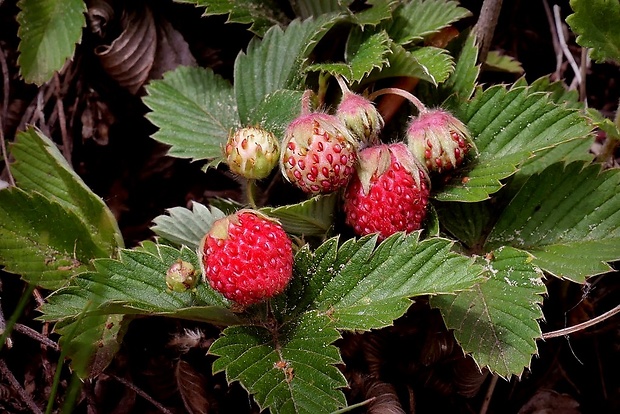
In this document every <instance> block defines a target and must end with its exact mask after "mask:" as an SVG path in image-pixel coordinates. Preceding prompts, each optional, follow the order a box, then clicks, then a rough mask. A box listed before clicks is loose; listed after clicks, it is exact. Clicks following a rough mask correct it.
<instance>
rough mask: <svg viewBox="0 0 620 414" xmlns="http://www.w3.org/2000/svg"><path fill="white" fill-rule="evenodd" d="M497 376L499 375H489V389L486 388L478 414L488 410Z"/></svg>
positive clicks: (484, 413)
mask: <svg viewBox="0 0 620 414" xmlns="http://www.w3.org/2000/svg"><path fill="white" fill-rule="evenodd" d="M498 378H499V376H498V375H497V374H495V375H493V376H492V377H491V382H490V383H489V389H488V390H487V393H486V395H485V396H484V401H483V402H482V407H480V414H486V412H487V411H488V410H489V404H491V397H493V392H494V391H495V385H497V379H498Z"/></svg>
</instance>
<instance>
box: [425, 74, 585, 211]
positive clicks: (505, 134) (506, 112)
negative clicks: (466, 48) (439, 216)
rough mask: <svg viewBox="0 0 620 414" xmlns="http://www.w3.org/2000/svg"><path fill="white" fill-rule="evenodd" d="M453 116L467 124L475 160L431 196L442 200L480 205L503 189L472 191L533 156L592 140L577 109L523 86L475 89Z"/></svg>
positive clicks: (507, 174) (507, 173)
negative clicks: (479, 203) (575, 141)
mask: <svg viewBox="0 0 620 414" xmlns="http://www.w3.org/2000/svg"><path fill="white" fill-rule="evenodd" d="M456 115H457V117H458V118H459V119H460V120H461V121H463V122H465V123H466V124H467V126H468V128H469V130H470V132H471V134H472V137H473V139H474V142H475V144H476V146H477V149H478V156H477V157H476V158H475V159H471V158H470V159H469V160H468V163H467V167H466V168H465V169H464V170H462V171H460V173H459V174H457V175H455V176H454V177H453V178H452V179H451V180H450V181H449V182H448V184H447V185H446V187H445V188H443V189H442V188H440V189H439V191H438V193H436V194H435V198H437V199H439V200H442V201H467V202H474V201H481V200H484V199H486V198H488V195H489V194H492V193H493V192H495V191H497V190H499V189H500V188H501V185H499V183H498V184H497V185H495V186H491V187H488V188H487V189H484V191H482V192H481V191H476V190H477V189H478V190H479V189H480V187H481V184H485V186H486V183H490V182H492V181H493V180H497V178H502V177H500V175H502V174H504V175H505V176H504V177H503V178H506V177H508V176H509V175H511V174H512V173H514V172H516V170H517V168H516V167H517V166H518V165H520V164H522V163H523V162H525V161H527V160H528V159H529V158H530V157H532V156H533V155H535V154H536V153H537V152H540V151H543V150H548V149H550V148H554V147H556V146H558V145H560V144H563V143H565V142H569V141H572V140H584V139H590V132H591V130H592V127H591V125H590V124H589V123H588V121H587V119H586V118H584V117H583V116H582V115H581V114H580V113H579V112H578V111H577V110H574V109H568V108H566V107H564V106H561V105H557V104H555V103H554V102H553V101H552V100H551V98H550V96H549V95H548V94H544V93H540V92H531V91H530V90H529V89H528V88H526V87H522V86H519V87H515V88H512V89H510V90H508V89H506V88H505V87H504V86H502V85H497V86H493V87H491V88H489V89H487V90H485V91H481V90H478V92H477V93H476V95H475V96H474V98H473V99H472V100H471V101H467V102H462V103H460V105H459V107H458V108H457V111H456ZM499 172H502V174H499ZM484 192H487V194H486V196H485V194H484Z"/></svg>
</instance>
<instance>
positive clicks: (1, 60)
mask: <svg viewBox="0 0 620 414" xmlns="http://www.w3.org/2000/svg"><path fill="white" fill-rule="evenodd" d="M0 68H1V69H2V85H3V86H2V113H0V147H1V148H0V151H1V152H2V159H3V160H4V164H5V168H6V172H7V175H8V177H9V184H11V185H12V186H15V179H14V178H13V174H11V167H10V166H9V159H8V155H7V151H6V142H5V141H4V120H5V119H6V117H7V114H8V112H9V85H10V82H9V80H10V79H9V67H8V65H7V63H6V57H5V56H4V50H3V49H2V46H1V45H0Z"/></svg>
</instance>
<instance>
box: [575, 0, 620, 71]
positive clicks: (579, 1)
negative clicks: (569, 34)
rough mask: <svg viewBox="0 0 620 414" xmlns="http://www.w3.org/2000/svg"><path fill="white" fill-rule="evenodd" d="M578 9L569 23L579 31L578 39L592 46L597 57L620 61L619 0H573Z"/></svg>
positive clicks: (600, 59)
mask: <svg viewBox="0 0 620 414" xmlns="http://www.w3.org/2000/svg"><path fill="white" fill-rule="evenodd" d="M570 6H571V8H572V9H573V10H574V11H575V13H574V14H571V15H570V16H568V17H567V18H566V23H568V24H569V26H570V27H571V29H572V30H573V31H574V32H575V33H576V34H577V43H579V45H581V46H583V47H589V48H591V49H592V52H591V56H592V58H593V59H594V60H596V61H599V62H602V61H605V60H607V61H614V62H616V63H620V31H618V27H620V3H618V2H617V1H615V0H571V2H570Z"/></svg>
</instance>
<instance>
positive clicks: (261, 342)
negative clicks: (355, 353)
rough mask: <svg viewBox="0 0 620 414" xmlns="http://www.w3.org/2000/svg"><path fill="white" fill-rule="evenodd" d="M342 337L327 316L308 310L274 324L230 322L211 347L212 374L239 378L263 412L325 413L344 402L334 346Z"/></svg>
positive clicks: (338, 359) (229, 378)
mask: <svg viewBox="0 0 620 414" xmlns="http://www.w3.org/2000/svg"><path fill="white" fill-rule="evenodd" d="M339 337H340V335H339V333H338V331H337V330H336V329H334V328H333V326H331V323H330V320H329V318H328V317H327V316H325V315H319V314H317V313H316V312H308V313H305V314H303V315H301V317H300V318H298V319H295V320H291V321H289V322H287V323H285V324H283V325H281V326H279V327H277V328H274V327H272V328H271V329H270V328H269V327H267V326H256V325H251V326H233V327H229V328H226V329H225V330H224V331H223V333H222V336H221V337H220V338H218V339H217V340H216V341H215V342H214V343H213V344H212V345H211V347H210V348H209V353H210V354H213V355H217V356H219V358H218V359H216V360H215V362H214V363H213V372H214V373H217V372H220V371H225V372H226V379H227V381H228V382H233V381H239V382H240V383H241V385H242V386H243V387H244V388H246V389H247V390H248V391H249V392H250V393H251V394H252V395H253V397H254V399H255V400H256V402H257V403H258V405H259V407H260V408H261V410H264V409H266V408H269V409H270V411H271V412H273V413H309V414H314V413H328V412H332V411H335V410H336V409H338V408H341V407H344V406H345V405H346V400H345V397H344V394H343V393H342V392H341V391H340V390H338V389H337V388H340V387H344V386H346V384H347V382H346V380H345V378H344V376H343V375H342V373H341V372H340V371H339V370H338V369H337V368H336V367H334V364H338V363H341V362H342V361H341V359H340V354H339V352H338V348H336V347H335V346H334V345H332V343H333V342H334V341H335V340H336V339H338V338H339Z"/></svg>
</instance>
